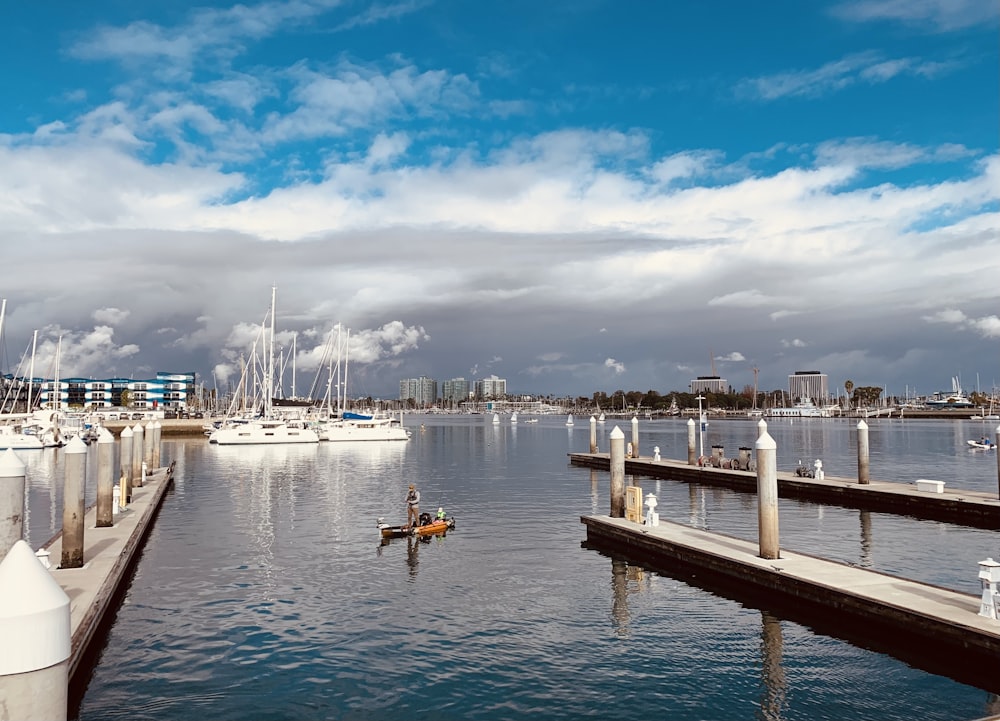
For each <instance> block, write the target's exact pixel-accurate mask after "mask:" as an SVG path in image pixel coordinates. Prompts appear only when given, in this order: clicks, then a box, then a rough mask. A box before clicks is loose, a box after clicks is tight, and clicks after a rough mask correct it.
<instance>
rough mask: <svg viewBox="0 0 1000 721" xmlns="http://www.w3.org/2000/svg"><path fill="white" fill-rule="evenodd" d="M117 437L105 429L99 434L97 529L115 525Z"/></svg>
mask: <svg viewBox="0 0 1000 721" xmlns="http://www.w3.org/2000/svg"><path fill="white" fill-rule="evenodd" d="M114 489H115V437H114V436H113V435H111V433H110V432H109V431H108V430H107V429H105V428H101V430H99V431H98V432H97V523H96V526H97V528H110V527H111V526H114V525H115V502H114V493H115V490H114Z"/></svg>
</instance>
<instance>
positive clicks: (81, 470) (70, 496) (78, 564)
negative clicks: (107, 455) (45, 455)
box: [59, 436, 87, 568]
mask: <svg viewBox="0 0 1000 721" xmlns="http://www.w3.org/2000/svg"><path fill="white" fill-rule="evenodd" d="M64 453H65V457H66V478H65V481H64V486H63V523H62V560H61V561H60V563H59V567H60V568H83V514H84V505H83V494H84V489H85V488H86V484H87V444H86V443H84V442H83V441H81V440H80V437H79V436H73V440H71V441H70V442H69V443H67V444H66V449H65V451H64Z"/></svg>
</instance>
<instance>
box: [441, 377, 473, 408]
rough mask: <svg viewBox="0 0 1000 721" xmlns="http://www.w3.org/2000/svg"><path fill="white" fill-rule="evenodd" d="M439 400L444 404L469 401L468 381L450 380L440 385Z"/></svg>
mask: <svg viewBox="0 0 1000 721" xmlns="http://www.w3.org/2000/svg"><path fill="white" fill-rule="evenodd" d="M441 400H442V401H444V402H445V403H454V404H457V403H464V402H465V401H467V400H469V381H467V380H465V379H464V378H452V379H451V380H449V381H443V382H442V383H441Z"/></svg>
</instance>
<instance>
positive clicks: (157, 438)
mask: <svg viewBox="0 0 1000 721" xmlns="http://www.w3.org/2000/svg"><path fill="white" fill-rule="evenodd" d="M400 415H402V413H400ZM400 422H402V421H400ZM162 439H163V424H162V423H160V419H159V418H157V419H155V420H154V421H153V468H159V467H160V442H161V440H162Z"/></svg>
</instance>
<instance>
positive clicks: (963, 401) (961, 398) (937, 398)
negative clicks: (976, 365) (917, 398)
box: [925, 376, 975, 408]
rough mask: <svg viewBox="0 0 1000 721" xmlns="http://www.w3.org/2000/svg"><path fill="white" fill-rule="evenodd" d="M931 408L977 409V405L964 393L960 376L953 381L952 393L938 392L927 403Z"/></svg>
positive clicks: (953, 378) (954, 377)
mask: <svg viewBox="0 0 1000 721" xmlns="http://www.w3.org/2000/svg"><path fill="white" fill-rule="evenodd" d="M925 404H926V405H927V406H929V407H930V408H975V404H974V403H973V402H972V401H971V400H970V399H969V397H968V396H966V395H965V393H964V392H963V391H962V384H961V382H960V381H959V380H958V376H953V377H952V379H951V393H944V392H943V391H938V392H937V393H935V394H934V396H933V397H932V398H928V399H927V401H926V402H925Z"/></svg>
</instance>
